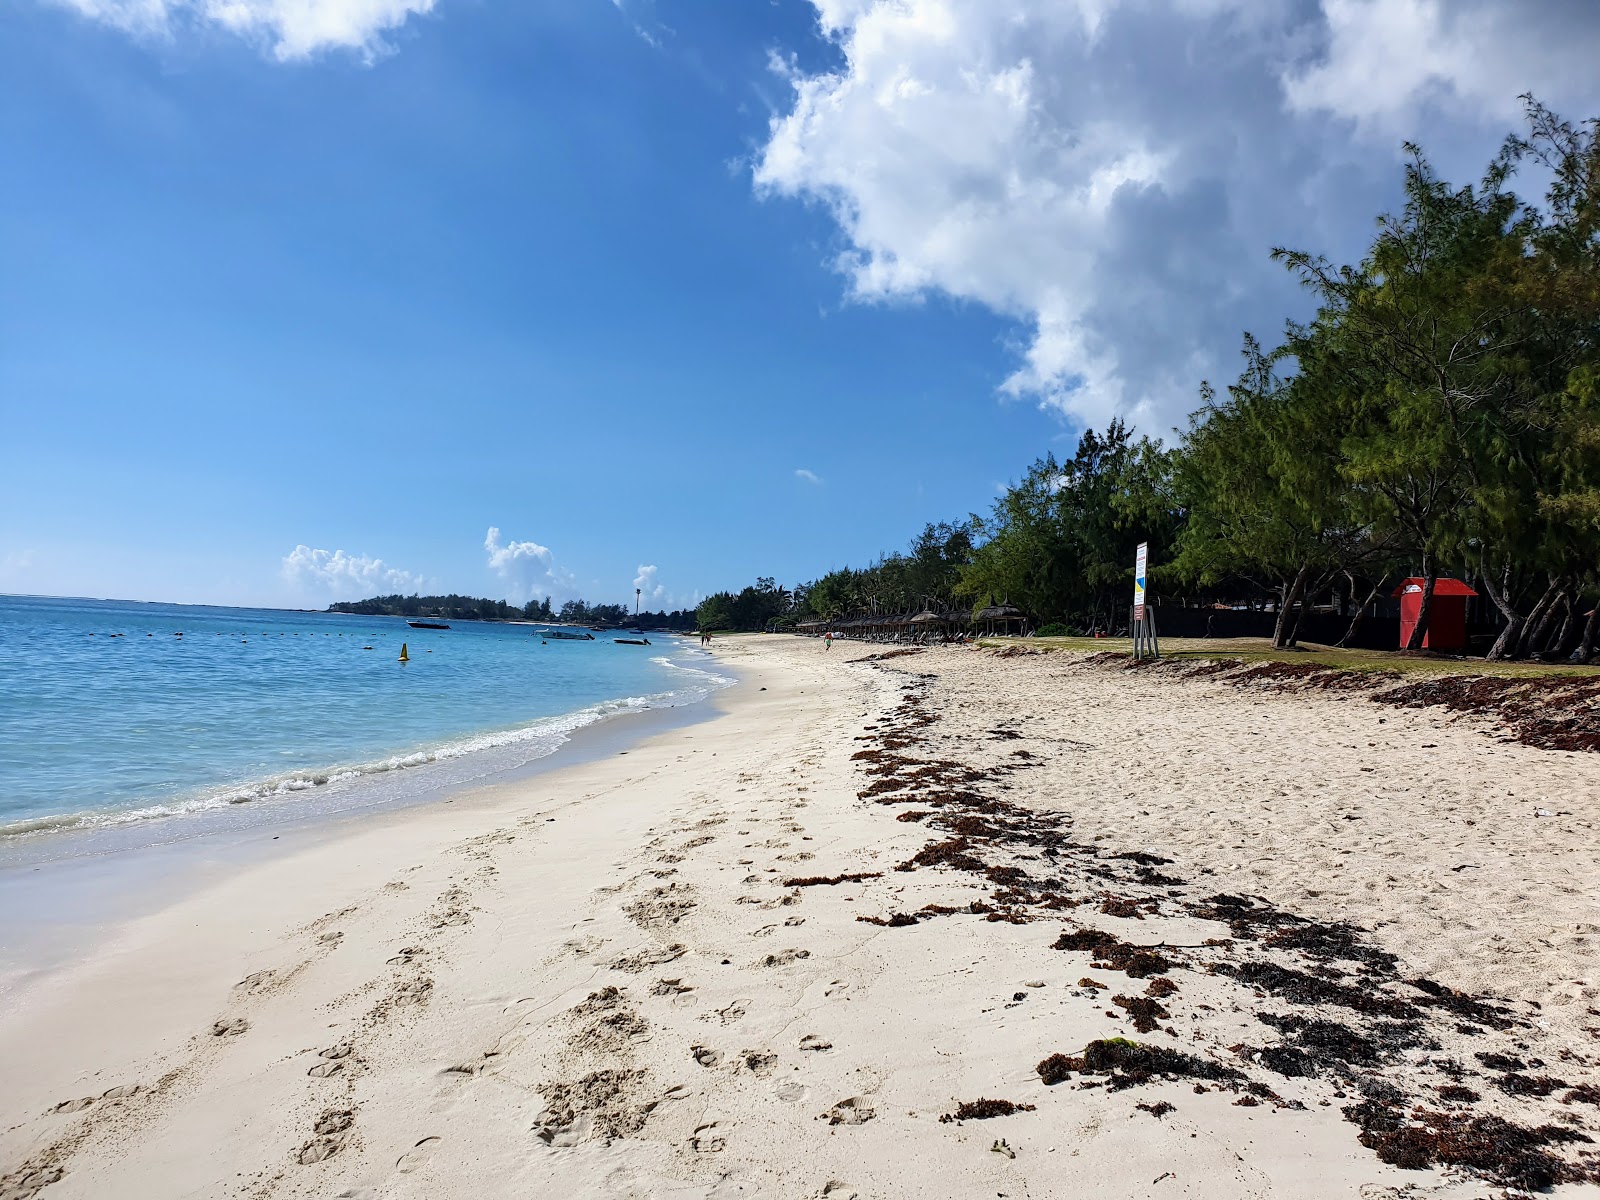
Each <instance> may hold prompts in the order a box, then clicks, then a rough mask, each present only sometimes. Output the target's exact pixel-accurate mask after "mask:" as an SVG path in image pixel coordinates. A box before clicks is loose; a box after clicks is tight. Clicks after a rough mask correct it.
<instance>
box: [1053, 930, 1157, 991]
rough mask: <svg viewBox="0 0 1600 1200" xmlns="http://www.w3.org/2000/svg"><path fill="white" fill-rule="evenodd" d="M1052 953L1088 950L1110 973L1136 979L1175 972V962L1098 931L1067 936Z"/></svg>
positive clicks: (1067, 934) (1079, 932) (1056, 943)
mask: <svg viewBox="0 0 1600 1200" xmlns="http://www.w3.org/2000/svg"><path fill="white" fill-rule="evenodd" d="M1050 948H1051V949H1052V950H1087V951H1089V952H1090V953H1091V954H1093V955H1094V957H1095V962H1096V964H1099V963H1104V964H1105V965H1106V966H1107V967H1108V968H1109V969H1111V970H1114V971H1121V972H1123V973H1124V974H1126V975H1130V976H1132V977H1133V978H1134V979H1144V978H1146V977H1147V976H1150V975H1160V974H1162V973H1164V972H1166V971H1169V970H1171V969H1172V966H1173V960H1172V959H1169V958H1167V957H1165V956H1164V955H1162V954H1159V953H1157V952H1156V951H1155V950H1153V949H1151V948H1149V947H1146V946H1135V945H1132V944H1130V943H1128V942H1124V941H1122V940H1121V939H1119V938H1117V937H1115V936H1114V935H1112V934H1109V933H1102V932H1101V931H1100V930H1098V929H1079V930H1077V931H1075V932H1073V933H1063V934H1062V935H1061V936H1060V937H1058V938H1057V939H1056V940H1055V942H1054V943H1053V944H1052V945H1051V947H1050Z"/></svg>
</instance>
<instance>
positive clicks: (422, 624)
mask: <svg viewBox="0 0 1600 1200" xmlns="http://www.w3.org/2000/svg"><path fill="white" fill-rule="evenodd" d="M406 624H407V625H409V626H411V628H413V629H449V628H450V626H448V625H446V624H445V623H444V622H443V621H407V622H406Z"/></svg>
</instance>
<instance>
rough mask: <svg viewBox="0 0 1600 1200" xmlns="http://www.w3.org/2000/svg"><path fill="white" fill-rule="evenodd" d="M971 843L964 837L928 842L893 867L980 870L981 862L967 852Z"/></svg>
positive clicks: (904, 869) (909, 869)
mask: <svg viewBox="0 0 1600 1200" xmlns="http://www.w3.org/2000/svg"><path fill="white" fill-rule="evenodd" d="M971 848H972V843H971V842H969V841H968V840H967V839H966V838H964V837H955V838H950V839H949V840H947V841H943V842H929V843H928V844H927V845H926V846H924V847H923V848H922V849H921V850H919V851H917V853H916V854H914V855H912V857H911V858H909V859H907V860H906V861H905V862H903V863H901V864H900V865H899V866H898V867H896V868H895V870H897V871H915V870H916V869H917V868H918V867H953V868H954V869H955V870H958V871H977V872H982V871H984V870H986V869H987V868H986V867H985V866H984V864H983V862H982V861H980V860H979V859H977V858H975V857H974V856H973V855H972V854H970V853H968V851H969V850H971Z"/></svg>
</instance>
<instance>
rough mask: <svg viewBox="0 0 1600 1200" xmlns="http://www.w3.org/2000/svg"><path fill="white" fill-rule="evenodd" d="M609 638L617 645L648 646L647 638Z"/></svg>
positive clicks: (648, 640)
mask: <svg viewBox="0 0 1600 1200" xmlns="http://www.w3.org/2000/svg"><path fill="white" fill-rule="evenodd" d="M611 640H612V641H613V642H615V643H616V644H617V645H619V646H648V645H649V644H650V639H649V638H612V639H611Z"/></svg>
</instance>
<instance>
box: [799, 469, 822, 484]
mask: <svg viewBox="0 0 1600 1200" xmlns="http://www.w3.org/2000/svg"><path fill="white" fill-rule="evenodd" d="M794 477H795V478H796V479H802V480H804V481H805V482H806V483H821V482H822V476H820V475H818V474H817V473H816V472H815V471H808V470H806V469H805V468H804V467H796V468H795V469H794Z"/></svg>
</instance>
